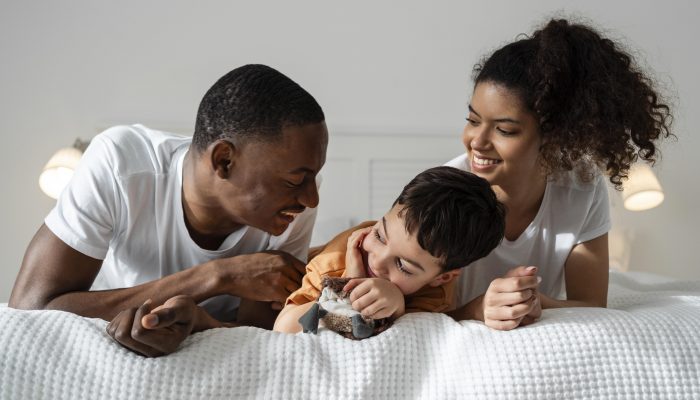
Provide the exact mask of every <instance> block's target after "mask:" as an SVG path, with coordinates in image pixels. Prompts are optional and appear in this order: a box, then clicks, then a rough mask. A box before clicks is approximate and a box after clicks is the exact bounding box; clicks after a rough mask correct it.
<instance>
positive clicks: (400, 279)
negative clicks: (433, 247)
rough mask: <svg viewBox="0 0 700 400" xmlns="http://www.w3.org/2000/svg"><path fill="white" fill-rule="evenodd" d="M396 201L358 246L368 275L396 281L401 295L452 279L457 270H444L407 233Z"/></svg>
mask: <svg viewBox="0 0 700 400" xmlns="http://www.w3.org/2000/svg"><path fill="white" fill-rule="evenodd" d="M400 209H401V205H399V204H397V205H395V206H394V207H392V209H391V210H389V212H388V213H387V214H386V215H384V217H382V219H381V220H379V221H377V223H376V224H375V225H374V226H373V227H372V231H371V232H370V233H369V234H368V235H367V236H366V237H365V238H364V239H363V241H362V245H361V247H360V249H361V253H362V257H363V260H362V261H363V262H364V264H365V269H366V271H365V272H366V274H367V277H370V278H375V277H376V278H382V279H387V280H389V281H391V282H392V283H393V284H395V285H396V286H397V287H398V288H399V289H400V290H401V292H402V293H403V294H404V295H407V294H411V293H414V292H416V291H417V290H418V289H420V288H422V287H423V286H425V285H431V286H438V285H441V284H444V283H447V282H449V281H451V280H452V279H453V278H454V277H455V276H457V275H459V271H450V272H443V271H442V268H441V267H440V263H439V260H438V259H437V258H435V257H433V256H432V255H431V254H430V253H428V252H427V251H426V250H424V249H423V248H422V247H420V245H419V244H418V239H417V238H416V236H415V235H409V233H408V232H406V228H405V226H404V221H403V218H401V217H399V215H398V211H399V210H400Z"/></svg>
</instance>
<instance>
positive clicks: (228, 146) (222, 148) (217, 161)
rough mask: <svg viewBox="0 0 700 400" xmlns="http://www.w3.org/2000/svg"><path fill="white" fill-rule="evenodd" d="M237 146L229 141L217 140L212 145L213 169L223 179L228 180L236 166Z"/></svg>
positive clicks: (211, 159) (211, 158)
mask: <svg viewBox="0 0 700 400" xmlns="http://www.w3.org/2000/svg"><path fill="white" fill-rule="evenodd" d="M237 150H238V149H237V148H236V146H235V145H234V144H233V143H231V142H229V141H228V140H217V141H216V142H214V143H213V144H212V145H211V155H210V162H211V168H212V169H213V170H214V172H215V173H216V176H218V177H219V178H221V179H228V177H229V174H230V173H231V170H232V169H233V166H234V164H235V159H236V155H237Z"/></svg>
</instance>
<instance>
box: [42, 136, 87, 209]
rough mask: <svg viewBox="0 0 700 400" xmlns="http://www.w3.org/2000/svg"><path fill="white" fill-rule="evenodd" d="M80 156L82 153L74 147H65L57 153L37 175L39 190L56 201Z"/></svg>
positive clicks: (71, 175)
mask: <svg viewBox="0 0 700 400" xmlns="http://www.w3.org/2000/svg"><path fill="white" fill-rule="evenodd" d="M82 156H83V152H82V151H80V150H78V149H76V148H74V147H66V148H63V149H61V150H59V151H57V152H56V154H54V155H53V156H52V157H51V158H50V159H49V162H47V163H46V166H44V170H43V171H42V172H41V175H39V187H40V188H41V190H42V191H43V192H44V193H46V195H47V196H49V197H51V198H52V199H57V198H58V196H59V195H60V194H61V191H63V188H64V187H66V185H67V184H68V181H70V179H71V177H73V171H75V167H77V166H78V162H80V157H82Z"/></svg>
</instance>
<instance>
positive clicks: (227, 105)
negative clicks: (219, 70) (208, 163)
mask: <svg viewBox="0 0 700 400" xmlns="http://www.w3.org/2000/svg"><path fill="white" fill-rule="evenodd" d="M324 119H325V117H324V115H323V110H322V109H321V106H320V105H319V104H318V103H317V102H316V100H315V99H314V98H313V96H311V95H310V94H309V92H307V91H306V90H304V89H303V88H302V87H301V86H299V85H298V84H297V83H296V82H294V81H292V80H291V79H289V78H288V77H287V76H285V75H284V74H282V73H281V72H279V71H277V70H275V69H274V68H270V67H268V66H266V65H259V64H251V65H244V66H242V67H239V68H236V69H234V70H233V71H231V72H229V73H227V74H226V75H224V76H223V77H221V78H220V79H219V80H218V81H217V82H216V83H215V84H214V85H213V86H212V87H211V88H210V89H209V90H208V91H207V93H206V94H205V95H204V97H203V98H202V102H201V103H200V104H199V111H198V112H197V122H196V124H195V129H194V136H193V137H192V143H193V144H194V146H195V148H196V149H197V150H199V151H202V150H205V149H206V148H207V147H208V146H209V144H211V143H213V142H214V141H216V140H218V139H224V138H229V139H238V138H255V139H267V140H269V139H274V138H278V137H279V136H280V135H281V133H282V128H283V127H285V126H289V125H291V126H302V125H306V124H314V123H320V122H323V121H324Z"/></svg>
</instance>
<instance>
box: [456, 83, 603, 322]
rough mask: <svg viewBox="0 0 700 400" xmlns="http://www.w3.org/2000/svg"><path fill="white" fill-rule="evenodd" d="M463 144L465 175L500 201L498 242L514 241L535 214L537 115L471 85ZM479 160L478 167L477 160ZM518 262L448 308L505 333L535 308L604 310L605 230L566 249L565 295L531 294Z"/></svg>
mask: <svg viewBox="0 0 700 400" xmlns="http://www.w3.org/2000/svg"><path fill="white" fill-rule="evenodd" d="M469 109H470V112H469V117H468V118H467V124H466V126H465V127H464V133H463V142H464V145H465V147H466V149H467V152H468V154H469V162H470V165H471V169H472V172H474V173H475V174H477V175H478V176H480V177H482V178H485V179H486V180H488V181H489V183H490V184H491V187H492V188H493V190H494V191H495V192H496V195H497V197H498V199H499V200H500V201H501V202H502V203H503V204H504V205H505V206H506V209H507V210H508V212H507V214H506V231H505V239H506V240H510V241H514V240H516V239H517V238H518V237H519V236H520V235H521V234H522V233H523V231H524V230H525V229H526V228H527V226H528V225H529V224H530V223H531V222H532V220H533V219H534V218H535V216H536V214H537V212H538V210H539V208H540V205H541V203H542V199H543V197H544V191H545V187H546V175H545V173H544V172H543V169H542V167H541V164H540V158H539V156H540V154H539V147H540V144H541V140H542V138H541V135H540V130H539V124H538V120H537V116H536V115H535V114H534V113H533V112H532V111H530V110H528V109H527V108H526V107H525V106H524V104H523V102H522V101H521V99H520V97H518V95H517V94H516V93H515V92H513V91H511V90H509V89H508V88H506V87H504V86H502V85H499V84H495V83H492V82H482V83H479V84H478V85H477V86H476V87H475V88H474V94H473V97H472V102H471V104H470V106H469ZM484 160H487V161H486V164H488V165H484ZM546 267H547V266H518V267H516V268H513V269H512V270H511V271H509V272H508V273H507V274H506V275H505V276H504V277H502V278H498V279H495V280H494V281H492V282H491V284H490V286H489V288H488V289H487V291H486V293H485V294H484V295H482V296H479V297H477V298H476V299H474V300H472V301H471V302H470V303H468V304H466V305H465V306H463V307H460V308H458V309H456V310H454V311H452V312H451V313H450V315H452V316H453V317H454V318H455V319H458V320H463V319H476V320H481V321H484V322H485V324H486V325H487V326H489V327H492V328H495V329H501V330H509V329H513V328H516V327H518V326H520V325H527V324H529V323H532V322H534V321H535V320H536V319H537V318H539V316H540V315H541V312H542V308H558V307H605V306H606V304H607V287H608V237H607V234H605V235H602V236H599V237H597V238H595V239H592V240H590V241H587V242H584V243H581V244H578V245H576V246H574V248H573V249H572V251H571V253H570V254H569V257H568V258H567V260H566V262H565V265H564V271H565V276H566V292H567V299H566V300H556V299H552V298H550V297H548V296H545V295H544V294H542V293H539V292H538V291H537V285H538V281H537V276H536V274H537V270H538V268H546Z"/></svg>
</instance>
